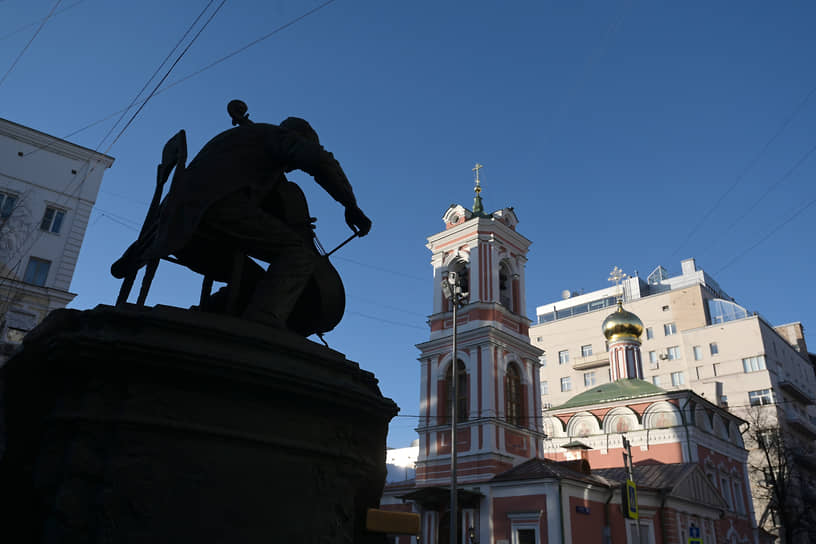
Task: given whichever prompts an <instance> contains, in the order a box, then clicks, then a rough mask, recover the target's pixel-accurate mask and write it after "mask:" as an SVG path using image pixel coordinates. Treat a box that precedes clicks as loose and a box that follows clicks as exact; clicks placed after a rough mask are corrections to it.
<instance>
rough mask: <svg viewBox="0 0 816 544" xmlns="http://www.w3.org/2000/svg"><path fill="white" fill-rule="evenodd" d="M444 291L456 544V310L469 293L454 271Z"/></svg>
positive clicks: (453, 541)
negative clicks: (449, 313) (449, 323)
mask: <svg viewBox="0 0 816 544" xmlns="http://www.w3.org/2000/svg"><path fill="white" fill-rule="evenodd" d="M442 291H443V293H444V294H445V298H447V299H448V300H450V302H451V306H452V308H453V330H452V335H453V337H452V344H453V345H452V347H451V349H452V351H453V355H452V357H451V382H452V383H451V392H450V395H451V401H452V402H451V462H450V467H451V468H450V470H451V492H450V544H456V542H457V540H456V524H457V522H458V516H457V511H458V505H457V498H458V497H457V490H456V419H457V416H458V414H457V413H456V412H457V404H458V403H459V376H458V370H459V369H458V366H459V365H458V362H459V359H458V357H457V356H456V310H457V308H458V307H459V305H460V304H462V301H463V300H464V298H465V296H466V295H467V293H463V292H462V286H461V285H460V284H459V275H458V274H457V273H456V272H454V271H453V270H451V271H449V272H448V277H447V279H444V280H442Z"/></svg>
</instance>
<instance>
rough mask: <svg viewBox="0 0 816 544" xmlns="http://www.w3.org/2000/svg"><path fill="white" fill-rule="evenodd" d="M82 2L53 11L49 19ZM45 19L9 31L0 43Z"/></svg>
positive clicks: (1, 37) (0, 37)
mask: <svg viewBox="0 0 816 544" xmlns="http://www.w3.org/2000/svg"><path fill="white" fill-rule="evenodd" d="M0 1H2V0H0ZM84 1H85V0H79V1H78V2H74V3H73V4H71V5H70V6H65V7H64V8H62V9H60V10H57V11H55V12H54V15H52V16H51V18H52V19H53V18H54V17H56V16H57V15H59V14H61V13H65V12H66V11H68V10H69V9H71V8H75V7H77V6H78V5H80V4H81V3H82V2H84ZM47 19H48V18H47V17H46V18H45V19H38V20H36V21H33V22H31V23H27V24H25V25H23V26H21V27H19V28H18V29H17V30H12V31H11V32H9V33H8V34H3V35H2V36H0V41H3V40H5V39H7V38H11V37H12V36H14V35H16V34H19V33H20V32H23V31H24V30H28V29H29V28H31V27H33V26H37V25H38V24H40V23H43V22H45V21H46V20H47Z"/></svg>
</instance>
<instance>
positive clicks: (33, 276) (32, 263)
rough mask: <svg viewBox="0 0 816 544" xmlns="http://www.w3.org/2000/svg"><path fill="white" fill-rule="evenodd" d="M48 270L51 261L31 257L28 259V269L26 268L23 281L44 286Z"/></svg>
mask: <svg viewBox="0 0 816 544" xmlns="http://www.w3.org/2000/svg"><path fill="white" fill-rule="evenodd" d="M49 268H51V261H46V260H45V259H38V258H37V257H31V258H29V259H28V268H26V272H25V276H23V281H24V282H26V283H32V284H34V285H45V281H46V280H47V279H48V269H49Z"/></svg>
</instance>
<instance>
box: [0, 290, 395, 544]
mask: <svg viewBox="0 0 816 544" xmlns="http://www.w3.org/2000/svg"><path fill="white" fill-rule="evenodd" d="M3 380H4V382H5V384H4V385H5V409H4V411H5V418H6V452H5V455H4V457H3V459H2V462H0V520H2V525H0V526H2V527H3V529H2V531H3V534H6V535H10V534H13V533H12V532H11V531H13V530H18V531H21V533H20V537H19V538H17V539H16V541H18V542H46V543H49V544H50V543H57V542H59V543H79V542H82V543H88V542H93V543H96V542H100V543H102V542H105V543H107V542H112V543H145V544H147V543H151V544H156V543H165V542H166V543H174V544H176V543H181V542H229V543H254V542H259V543H260V542H264V543H270V542H289V543H292V542H304V543H311V542H321V543H322V542H326V543H329V542H331V543H335V542H361V543H374V542H377V543H381V542H384V541H385V539H384V537H383V536H382V535H375V534H371V533H366V531H365V512H366V510H367V509H368V508H371V507H376V506H377V505H378V504H379V498H380V494H381V492H382V488H383V485H384V483H385V439H386V433H387V429H388V422H389V420H390V419H391V418H392V417H393V416H394V415H395V414H396V413H397V410H398V409H397V407H396V405H395V404H394V403H393V402H392V401H391V400H389V399H386V398H384V397H383V396H382V394H381V393H380V391H379V389H378V387H377V380H376V379H375V378H374V376H373V375H372V374H371V373H369V372H366V371H363V370H361V369H360V368H359V366H358V365H357V364H356V363H353V362H350V361H348V360H346V359H345V357H344V356H343V355H342V354H340V353H337V352H335V351H332V350H330V349H327V348H324V347H322V346H319V345H317V344H315V343H313V342H310V341H308V340H305V339H303V338H300V337H298V336H295V335H291V334H289V333H285V332H278V331H274V330H271V329H268V328H266V327H263V326H261V325H257V324H253V323H249V322H246V321H243V320H239V319H232V318H225V317H222V316H212V315H207V314H204V313H197V312H192V311H189V310H181V309H177V308H170V307H161V306H158V307H155V308H144V309H138V308H136V307H133V306H128V307H126V308H124V309H116V308H112V307H108V306H98V307H96V308H95V309H93V310H88V311H77V310H58V311H56V312H54V313H52V314H51V315H50V316H49V317H48V318H47V319H46V320H45V321H44V322H43V323H42V324H41V325H40V326H39V327H38V328H37V329H35V330H34V331H32V333H31V334H29V336H28V337H27V338H26V340H25V343H24V348H23V350H22V351H21V352H20V353H17V354H16V355H15V356H14V357H12V358H11V359H10V360H9V362H8V363H7V364H6V366H5V367H4V368H3Z"/></svg>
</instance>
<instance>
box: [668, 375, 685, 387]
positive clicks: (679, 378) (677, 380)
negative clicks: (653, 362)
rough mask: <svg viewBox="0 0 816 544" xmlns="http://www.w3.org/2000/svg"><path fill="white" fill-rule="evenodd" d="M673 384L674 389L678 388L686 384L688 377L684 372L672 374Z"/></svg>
mask: <svg viewBox="0 0 816 544" xmlns="http://www.w3.org/2000/svg"><path fill="white" fill-rule="evenodd" d="M671 383H672V385H673V386H674V387H678V386H680V385H683V384H684V383H686V376H685V375H684V374H683V373H682V372H672V373H671Z"/></svg>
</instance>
